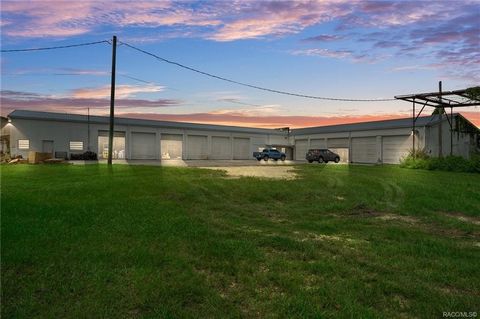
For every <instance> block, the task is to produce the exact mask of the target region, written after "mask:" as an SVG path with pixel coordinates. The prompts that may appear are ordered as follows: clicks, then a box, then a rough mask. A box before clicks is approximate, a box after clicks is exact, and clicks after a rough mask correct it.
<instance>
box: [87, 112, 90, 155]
mask: <svg viewBox="0 0 480 319" xmlns="http://www.w3.org/2000/svg"><path fill="white" fill-rule="evenodd" d="M87 130H88V131H87V138H88V140H87V151H90V108H88V109H87Z"/></svg>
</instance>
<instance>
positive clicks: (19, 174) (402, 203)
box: [1, 165, 480, 318]
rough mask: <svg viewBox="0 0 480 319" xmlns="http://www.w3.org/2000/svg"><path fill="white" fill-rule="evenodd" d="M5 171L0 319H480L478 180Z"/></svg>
mask: <svg viewBox="0 0 480 319" xmlns="http://www.w3.org/2000/svg"><path fill="white" fill-rule="evenodd" d="M292 169H296V170H297V171H298V174H299V177H300V178H299V179H296V180H289V181H279V180H265V179H257V178H239V179H232V178H224V176H223V173H222V172H221V171H214V170H202V169H192V168H174V167H146V166H126V165H117V166H114V167H113V171H109V170H108V169H107V167H106V166H102V165H100V166H97V165H87V166H63V165H60V166H54V165H52V166H43V165H35V166H34V165H18V166H2V167H1V170H2V172H1V177H2V181H1V184H2V185H1V186H2V190H1V205H2V206H1V213H2V220H1V232H2V233H1V245H2V247H1V248H2V249H1V266H2V269H1V276H2V291H1V297H2V318H34V317H38V318H99V317H102V318H226V317H228V318H236V317H244V318H252V317H253V318H278V317H291V318H293V317H296V318H298V317H303V318H318V317H340V318H342V317H348V318H359V317H368V318H411V317H420V318H430V317H441V316H442V312H443V311H477V312H480V223H479V222H480V175H479V174H466V173H465V174H463V173H450V172H434V171H422V170H408V169H401V168H398V167H395V166H378V167H373V166H347V165H300V166H296V167H294V168H292Z"/></svg>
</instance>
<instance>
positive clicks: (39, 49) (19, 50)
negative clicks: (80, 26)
mask: <svg viewBox="0 0 480 319" xmlns="http://www.w3.org/2000/svg"><path fill="white" fill-rule="evenodd" d="M100 43H108V44H110V42H109V41H107V40H103V41H95V42H86V43H79V44H70V45H61V46H56V47H43V48H29V49H11V50H2V51H1V52H4V53H8V52H29V51H44V50H56V49H67V48H75V47H82V46H87V45H95V44H100Z"/></svg>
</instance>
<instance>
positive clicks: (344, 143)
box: [327, 138, 348, 148]
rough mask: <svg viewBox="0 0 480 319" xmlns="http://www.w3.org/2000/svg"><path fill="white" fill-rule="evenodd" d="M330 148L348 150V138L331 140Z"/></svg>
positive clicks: (328, 143) (328, 142)
mask: <svg viewBox="0 0 480 319" xmlns="http://www.w3.org/2000/svg"><path fill="white" fill-rule="evenodd" d="M327 145H328V148H348V138H329V139H328V140H327Z"/></svg>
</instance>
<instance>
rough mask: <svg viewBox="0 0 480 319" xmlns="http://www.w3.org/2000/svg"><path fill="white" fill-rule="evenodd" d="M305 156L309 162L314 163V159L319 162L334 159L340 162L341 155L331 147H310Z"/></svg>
mask: <svg viewBox="0 0 480 319" xmlns="http://www.w3.org/2000/svg"><path fill="white" fill-rule="evenodd" d="M305 158H306V159H307V161H308V162H309V163H313V161H316V162H319V163H328V162H329V161H334V162H335V163H338V162H340V155H338V154H337V153H334V152H332V151H330V150H329V149H310V150H308V152H307V154H306V155H305Z"/></svg>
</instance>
